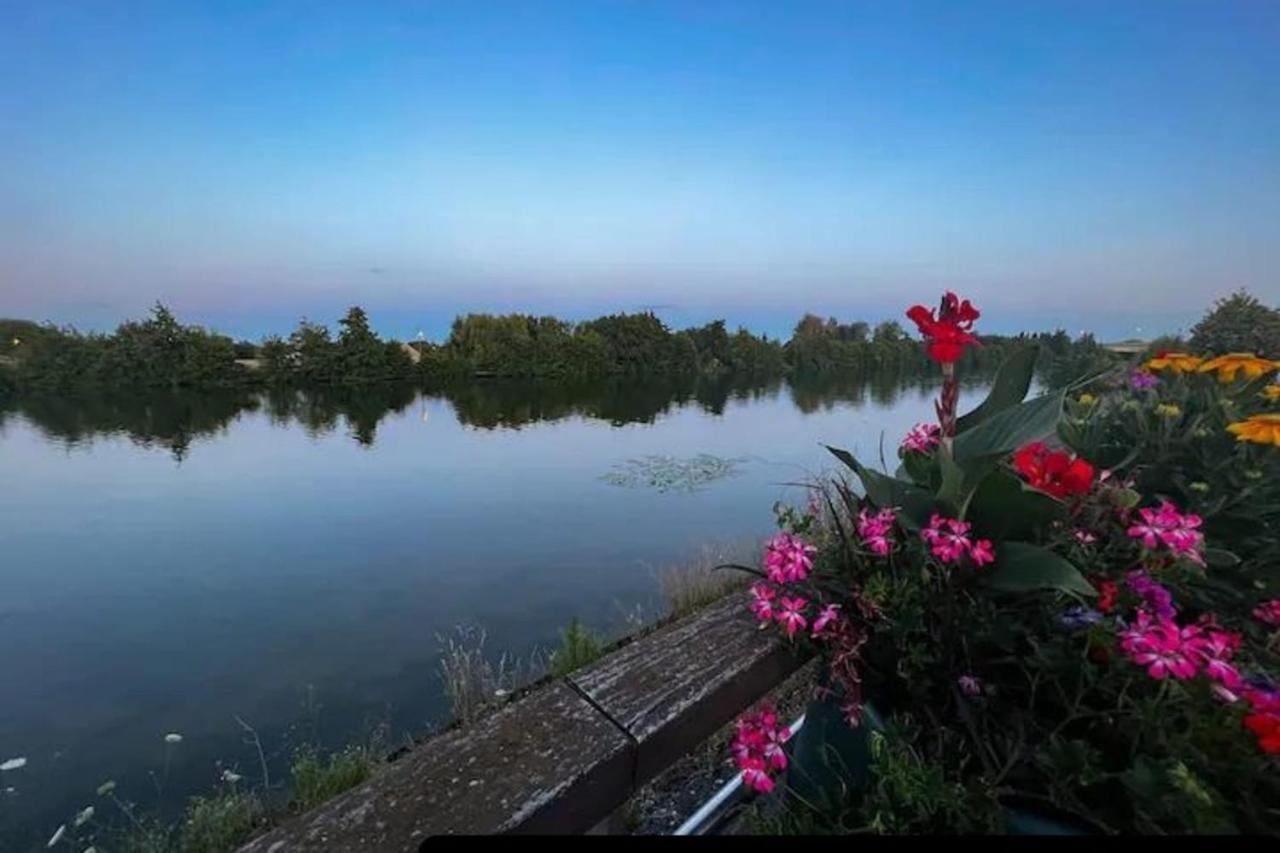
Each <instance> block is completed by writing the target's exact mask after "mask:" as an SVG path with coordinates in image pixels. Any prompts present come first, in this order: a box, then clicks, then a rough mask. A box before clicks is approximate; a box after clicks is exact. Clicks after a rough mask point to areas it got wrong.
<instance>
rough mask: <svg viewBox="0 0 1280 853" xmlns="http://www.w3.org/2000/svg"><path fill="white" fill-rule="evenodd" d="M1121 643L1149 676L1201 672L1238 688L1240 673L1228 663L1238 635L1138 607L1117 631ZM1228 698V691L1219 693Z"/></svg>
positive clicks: (1227, 687) (1179, 676)
mask: <svg viewBox="0 0 1280 853" xmlns="http://www.w3.org/2000/svg"><path fill="white" fill-rule="evenodd" d="M1120 647H1121V648H1122V649H1124V650H1125V652H1127V653H1128V654H1129V657H1130V658H1132V659H1133V662H1134V663H1136V664H1138V665H1139V666H1145V667H1146V668H1147V674H1148V675H1150V676H1151V677H1152V678H1157V679H1161V678H1165V677H1166V676H1172V677H1173V678H1177V679H1183V680H1185V679H1188V678H1194V677H1195V676H1196V675H1198V674H1199V673H1200V672H1204V674H1205V675H1206V676H1208V677H1209V678H1210V679H1211V680H1213V681H1215V682H1217V683H1218V684H1220V685H1221V686H1222V687H1223V688H1225V690H1226V691H1231V690H1234V689H1236V688H1238V687H1239V686H1240V684H1241V679H1240V673H1239V672H1238V671H1237V670H1236V668H1235V667H1234V666H1233V665H1232V664H1231V663H1230V660H1231V658H1232V657H1233V656H1234V655H1235V653H1236V651H1237V650H1238V649H1239V648H1240V636H1239V635H1238V634H1231V633H1228V632H1226V631H1221V630H1217V629H1216V628H1213V627H1208V626H1202V625H1186V626H1179V625H1178V623H1177V622H1175V621H1174V618H1173V617H1172V616H1168V617H1166V616H1153V615H1152V614H1151V613H1149V612H1147V611H1146V610H1144V609H1139V610H1138V615H1137V619H1136V620H1135V622H1134V624H1133V625H1131V626H1130V627H1129V628H1127V629H1126V630H1125V631H1124V632H1123V633H1121V635H1120ZM1220 695H1224V696H1225V697H1226V698H1228V699H1232V700H1233V699H1234V698H1235V696H1234V695H1233V694H1230V693H1229V692H1227V693H1224V694H1220Z"/></svg>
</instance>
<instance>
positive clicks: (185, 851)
mask: <svg viewBox="0 0 1280 853" xmlns="http://www.w3.org/2000/svg"><path fill="white" fill-rule="evenodd" d="M262 818H263V808H262V803H261V802H260V801H259V800H258V797H257V795H256V794H254V793H252V792H250V791H228V792H226V793H222V794H215V795H214V796H211V797H192V798H191V802H190V803H189V804H188V805H187V813H186V817H185V819H184V820H183V823H182V831H181V833H180V835H179V850H181V851H182V853H229V851H232V850H235V849H236V848H238V847H239V846H240V845H241V844H243V843H244V842H245V841H248V840H249V837H250V836H251V835H253V832H254V830H255V829H256V828H257V826H258V824H259V823H260V822H261V820H262Z"/></svg>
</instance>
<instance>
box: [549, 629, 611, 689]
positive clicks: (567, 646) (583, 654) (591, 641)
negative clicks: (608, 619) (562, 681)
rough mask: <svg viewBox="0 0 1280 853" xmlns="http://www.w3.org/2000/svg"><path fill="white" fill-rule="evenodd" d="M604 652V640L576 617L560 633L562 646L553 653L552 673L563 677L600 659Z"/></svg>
mask: <svg viewBox="0 0 1280 853" xmlns="http://www.w3.org/2000/svg"><path fill="white" fill-rule="evenodd" d="M603 654H604V643H603V641H601V639H600V638H599V637H598V636H596V634H595V633H594V632H593V631H592V630H591V629H590V628H588V627H587V626H585V625H583V624H582V623H581V622H579V621H578V620H577V619H576V618H575V619H573V620H571V621H570V622H569V625H568V627H567V628H565V629H564V630H563V631H562V632H561V633H560V646H559V648H557V649H556V650H555V651H554V652H552V653H551V661H550V671H551V674H552V675H553V676H555V677H556V678H561V677H563V676H566V675H568V674H569V673H571V672H574V671H576V670H579V669H581V668H582V667H584V666H586V665H587V664H589V663H592V662H593V661H595V660H598V659H599V658H600V656H601V655H603Z"/></svg>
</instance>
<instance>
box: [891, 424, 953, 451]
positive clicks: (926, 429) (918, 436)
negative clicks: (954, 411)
mask: <svg viewBox="0 0 1280 853" xmlns="http://www.w3.org/2000/svg"><path fill="white" fill-rule="evenodd" d="M941 436H942V427H940V426H938V425H937V424H923V423H922V424H916V425H915V426H913V427H912V428H911V429H910V430H909V431H908V432H907V434H906V436H905V437H904V438H903V439H902V444H900V445H898V446H899V448H900V449H902V450H914V451H915V452H917V453H928V452H929V451H930V450H933V448H935V447H937V446H938V442H939V440H940V439H941Z"/></svg>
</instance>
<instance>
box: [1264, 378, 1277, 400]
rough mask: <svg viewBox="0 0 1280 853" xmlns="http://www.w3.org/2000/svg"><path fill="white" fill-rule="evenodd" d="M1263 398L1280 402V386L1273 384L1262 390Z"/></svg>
mask: <svg viewBox="0 0 1280 853" xmlns="http://www.w3.org/2000/svg"><path fill="white" fill-rule="evenodd" d="M1262 396H1264V397H1266V398H1267V399H1268V400H1280V384H1276V383H1275V382H1272V383H1271V384H1270V385H1268V386H1267V387H1266V388H1263V389H1262Z"/></svg>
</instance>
